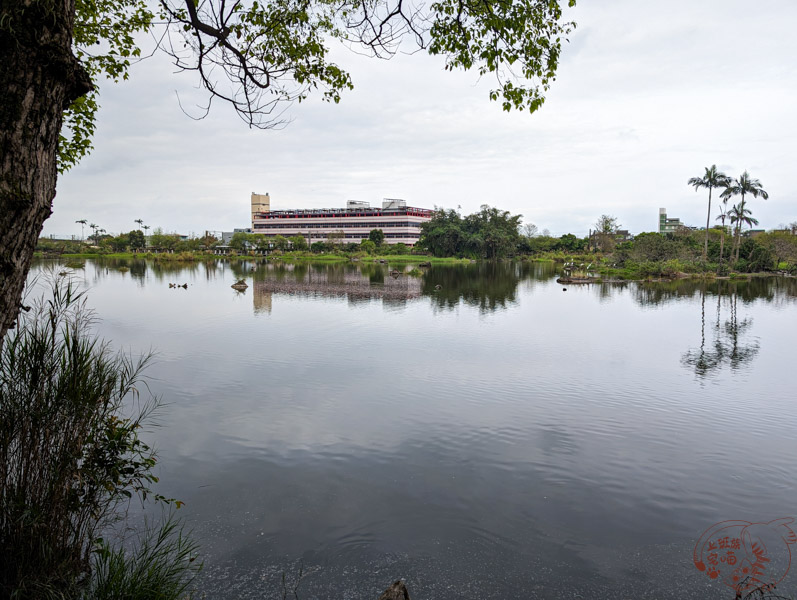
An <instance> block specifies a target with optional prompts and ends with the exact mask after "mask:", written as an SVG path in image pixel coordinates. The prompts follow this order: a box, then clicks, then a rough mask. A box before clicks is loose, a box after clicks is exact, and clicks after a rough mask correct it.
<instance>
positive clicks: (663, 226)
mask: <svg viewBox="0 0 797 600" xmlns="http://www.w3.org/2000/svg"><path fill="white" fill-rule="evenodd" d="M683 227H685V225H684V224H683V223H681V219H675V218H667V209H666V208H660V209H659V233H675V232H676V231H678V230H679V229H681V228H683Z"/></svg>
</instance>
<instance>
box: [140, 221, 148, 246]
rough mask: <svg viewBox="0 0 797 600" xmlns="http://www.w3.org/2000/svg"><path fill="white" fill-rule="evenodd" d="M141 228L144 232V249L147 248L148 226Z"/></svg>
mask: <svg viewBox="0 0 797 600" xmlns="http://www.w3.org/2000/svg"><path fill="white" fill-rule="evenodd" d="M141 228H142V229H143V230H144V248H146V247H147V231H149V225H142V226H141Z"/></svg>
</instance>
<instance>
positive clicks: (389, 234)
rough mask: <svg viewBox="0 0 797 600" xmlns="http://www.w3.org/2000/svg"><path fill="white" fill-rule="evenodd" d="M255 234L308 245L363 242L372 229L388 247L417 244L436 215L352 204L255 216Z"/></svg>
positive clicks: (392, 204) (402, 206)
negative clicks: (296, 239) (295, 239)
mask: <svg viewBox="0 0 797 600" xmlns="http://www.w3.org/2000/svg"><path fill="white" fill-rule="evenodd" d="M252 211H253V212H252V231H253V232H254V233H259V234H262V235H265V236H268V237H276V236H278V235H281V236H283V237H292V236H296V235H300V236H302V237H303V238H305V239H306V240H307V241H308V243H313V242H326V241H329V240H330V239H332V240H338V241H340V242H360V241H361V240H364V239H368V234H369V233H370V232H371V230H372V229H381V230H382V232H383V233H384V234H385V243H387V244H407V245H413V244H415V243H416V242H417V241H418V239H419V238H420V236H421V225H422V224H423V223H426V222H427V221H430V220H431V219H432V215H433V211H431V210H429V209H426V208H414V207H411V206H407V202H406V201H405V200H399V199H395V198H385V199H384V201H383V202H382V207H381V208H371V205H370V204H369V203H368V202H362V201H358V200H349V201H348V202H347V203H346V208H313V209H294V210H268V211H258V212H254V200H253V205H252Z"/></svg>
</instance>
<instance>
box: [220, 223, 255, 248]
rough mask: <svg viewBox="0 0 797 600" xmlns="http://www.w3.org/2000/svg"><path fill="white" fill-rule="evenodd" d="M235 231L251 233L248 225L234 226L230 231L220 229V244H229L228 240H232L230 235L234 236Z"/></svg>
mask: <svg viewBox="0 0 797 600" xmlns="http://www.w3.org/2000/svg"><path fill="white" fill-rule="evenodd" d="M236 233H252V230H251V229H249V228H248V227H247V228H243V227H236V228H235V229H233V230H232V231H222V232H221V244H222V245H223V246H229V245H230V242H231V241H232V236H234V235H235V234H236Z"/></svg>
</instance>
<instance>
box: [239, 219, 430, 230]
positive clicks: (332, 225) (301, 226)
mask: <svg viewBox="0 0 797 600" xmlns="http://www.w3.org/2000/svg"><path fill="white" fill-rule="evenodd" d="M420 226H421V224H420V223H410V222H408V221H403V222H402V221H398V222H387V223H318V224H316V223H307V224H305V223H301V224H300V223H297V224H295V225H289V224H288V223H255V229H284V228H290V229H335V230H337V229H341V228H343V227H345V228H347V229H348V228H350V227H357V228H361V227H365V228H367V229H383V228H387V227H413V228H415V229H419V228H420Z"/></svg>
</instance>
